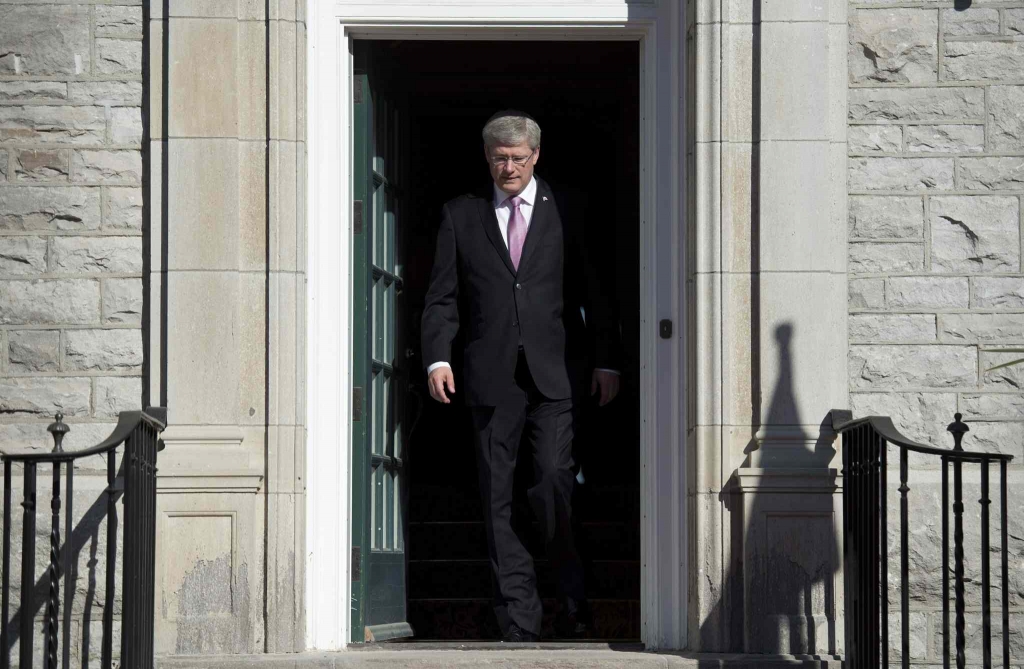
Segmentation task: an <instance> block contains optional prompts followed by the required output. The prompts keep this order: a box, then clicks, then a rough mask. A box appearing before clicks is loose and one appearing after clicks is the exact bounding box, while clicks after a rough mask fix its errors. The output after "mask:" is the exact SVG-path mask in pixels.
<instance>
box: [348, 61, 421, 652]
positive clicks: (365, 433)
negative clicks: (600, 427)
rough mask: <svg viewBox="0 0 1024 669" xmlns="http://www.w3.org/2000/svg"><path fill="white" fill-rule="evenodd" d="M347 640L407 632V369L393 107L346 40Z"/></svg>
mask: <svg viewBox="0 0 1024 669" xmlns="http://www.w3.org/2000/svg"><path fill="white" fill-rule="evenodd" d="M353 44H354V48H355V77H354V80H353V86H354V90H353V101H354V104H353V120H354V140H355V141H354V145H353V149H354V152H353V154H354V155H353V184H352V188H353V219H352V220H353V226H352V227H353V237H352V242H353V244H352V248H353V268H352V269H353V281H352V283H353V296H352V297H353V326H354V327H353V361H352V364H353V379H354V381H353V383H354V385H355V388H354V389H353V397H354V403H353V423H352V426H353V429H352V477H353V480H352V544H353V552H352V562H353V564H352V641H354V642H362V641H367V642H370V641H384V640H387V639H395V638H399V637H407V636H411V635H412V628H411V627H410V626H409V624H408V622H407V621H406V605H405V604H406V555H405V539H406V523H405V502H406V494H405V493H406V487H407V486H406V478H407V472H406V471H405V465H406V462H405V458H404V453H403V450H404V449H403V437H404V436H405V435H406V434H407V432H408V426H407V424H406V423H407V422H408V421H406V420H404V416H405V407H406V401H405V400H406V395H407V390H408V374H407V372H406V370H404V369H403V367H402V361H403V360H404V356H399V354H398V352H399V351H405V346H404V342H402V341H400V335H399V333H401V332H402V331H403V327H402V325H403V324H402V323H401V322H399V319H400V317H401V314H402V308H401V307H402V262H401V248H400V245H398V244H397V243H396V242H397V241H398V235H396V225H397V224H398V222H399V221H400V219H401V216H402V211H403V201H402V195H401V194H402V182H403V173H402V172H403V167H404V165H403V164H402V162H403V161H401V160H400V159H399V158H400V155H401V154H400V152H399V147H400V146H401V141H402V136H403V135H404V134H405V133H404V132H403V128H402V115H401V114H400V113H399V110H398V109H397V108H396V107H395V106H394V104H392V103H391V102H390V101H389V100H387V99H386V97H385V96H384V95H382V94H381V93H380V91H379V90H377V87H376V86H375V85H374V78H373V71H372V69H371V68H370V67H369V58H368V46H369V45H368V44H367V43H366V42H359V41H355V42H353Z"/></svg>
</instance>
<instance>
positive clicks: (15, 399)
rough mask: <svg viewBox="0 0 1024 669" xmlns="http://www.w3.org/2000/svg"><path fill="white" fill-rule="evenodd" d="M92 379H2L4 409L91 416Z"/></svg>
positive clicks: (1, 409)
mask: <svg viewBox="0 0 1024 669" xmlns="http://www.w3.org/2000/svg"><path fill="white" fill-rule="evenodd" d="M91 397H92V382H91V381H90V380H89V379H79V378H61V377H48V378H15V379H0V412H3V413H5V414H25V415H26V417H28V416H31V415H41V416H53V415H54V414H55V413H57V412H58V411H60V412H63V413H64V415H65V416H88V415H89V410H90V398H91Z"/></svg>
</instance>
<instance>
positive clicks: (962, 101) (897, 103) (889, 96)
mask: <svg viewBox="0 0 1024 669" xmlns="http://www.w3.org/2000/svg"><path fill="white" fill-rule="evenodd" d="M848 104H849V117H850V120H851V121H932V120H934V121H946V120H950V121H954V120H955V121H961V120H966V119H978V120H979V121H980V120H982V119H983V118H984V116H985V92H984V91H983V90H982V89H980V88H852V89H850V90H849V92H848Z"/></svg>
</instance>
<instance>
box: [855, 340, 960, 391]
mask: <svg viewBox="0 0 1024 669" xmlns="http://www.w3.org/2000/svg"><path fill="white" fill-rule="evenodd" d="M977 361H978V356H977V352H976V349H975V348H974V347H973V346H936V345H934V344H932V345H919V346H913V345H905V346H851V347H850V356H849V374H850V386H851V388H854V389H858V390H860V389H887V388H897V389H898V388H913V387H924V388H952V387H955V386H974V385H975V384H976V383H977V381H978V370H977Z"/></svg>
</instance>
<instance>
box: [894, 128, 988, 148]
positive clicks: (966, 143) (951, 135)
mask: <svg viewBox="0 0 1024 669" xmlns="http://www.w3.org/2000/svg"><path fill="white" fill-rule="evenodd" d="M984 150H985V126H983V125H908V126H907V151H914V152H918V153H968V152H979V151H984Z"/></svg>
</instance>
